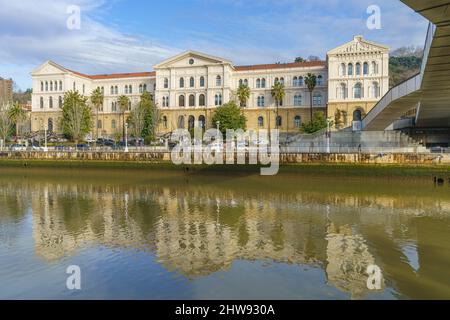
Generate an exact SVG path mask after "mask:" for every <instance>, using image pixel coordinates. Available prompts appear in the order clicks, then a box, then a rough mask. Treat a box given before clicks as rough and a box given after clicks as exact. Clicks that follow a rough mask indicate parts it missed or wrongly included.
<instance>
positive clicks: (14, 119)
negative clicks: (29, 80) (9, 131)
mask: <svg viewBox="0 0 450 320" xmlns="http://www.w3.org/2000/svg"><path fill="white" fill-rule="evenodd" d="M8 117H9V118H10V119H11V123H12V124H14V126H15V127H16V137H18V136H19V125H20V123H21V122H22V121H25V119H26V117H27V114H26V112H25V110H23V108H22V106H21V105H20V104H19V102H15V103H14V104H12V105H11V107H10V108H9V110H8Z"/></svg>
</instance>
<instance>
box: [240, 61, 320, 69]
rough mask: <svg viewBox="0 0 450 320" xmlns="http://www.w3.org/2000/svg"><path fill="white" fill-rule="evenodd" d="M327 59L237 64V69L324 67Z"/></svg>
mask: <svg viewBox="0 0 450 320" xmlns="http://www.w3.org/2000/svg"><path fill="white" fill-rule="evenodd" d="M324 66H326V62H325V61H307V62H292V63H274V64H258V65H253V66H236V67H235V70H236V71H251V70H270V69H287V68H310V67H324Z"/></svg>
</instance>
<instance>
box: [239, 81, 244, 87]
mask: <svg viewBox="0 0 450 320" xmlns="http://www.w3.org/2000/svg"><path fill="white" fill-rule="evenodd" d="M242 85H244V80H242V79H239V87H240V86H242Z"/></svg>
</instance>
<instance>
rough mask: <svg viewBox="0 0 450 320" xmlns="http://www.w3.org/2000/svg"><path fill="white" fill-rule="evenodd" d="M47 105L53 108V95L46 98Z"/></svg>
mask: <svg viewBox="0 0 450 320" xmlns="http://www.w3.org/2000/svg"><path fill="white" fill-rule="evenodd" d="M48 107H49V108H50V109H53V97H50V98H48Z"/></svg>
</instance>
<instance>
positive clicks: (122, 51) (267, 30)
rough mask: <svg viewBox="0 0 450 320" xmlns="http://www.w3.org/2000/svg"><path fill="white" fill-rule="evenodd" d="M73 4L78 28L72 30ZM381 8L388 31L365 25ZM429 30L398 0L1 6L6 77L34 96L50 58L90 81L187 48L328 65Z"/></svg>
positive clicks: (1, 72)
mask: <svg viewBox="0 0 450 320" xmlns="http://www.w3.org/2000/svg"><path fill="white" fill-rule="evenodd" d="M72 4H75V5H78V6H80V8H81V29H80V30H69V29H68V28H67V27H66V20H67V18H68V17H69V14H67V12H66V11H67V7H68V6H69V5H72ZM373 4H374V5H378V6H379V7H380V8H381V21H382V29H381V30H369V29H368V28H367V27H366V20H367V18H368V16H369V15H368V14H367V12H366V11H367V8H368V6H369V5H373ZM426 29H427V22H426V21H425V20H424V19H423V18H422V17H420V16H419V15H417V14H416V13H414V12H413V11H412V10H411V9H409V8H408V7H407V6H405V5H404V4H403V3H401V2H400V1H399V0H258V1H252V0H185V1H182V0H166V1H143V0H128V1H125V0H111V1H105V0H40V1H35V0H21V1H11V0H0V43H1V46H0V76H2V77H5V78H10V77H11V78H13V79H14V80H15V81H16V83H17V85H18V86H19V87H20V88H21V89H26V88H28V87H30V86H31V77H30V75H29V73H30V72H31V71H32V70H33V69H34V68H36V67H37V66H38V65H39V64H41V63H43V62H45V61H46V60H49V59H50V60H53V61H55V62H57V63H59V64H61V65H63V66H65V67H67V68H70V69H75V70H78V71H80V72H85V73H89V74H94V73H111V72H133V71H147V70H152V66H153V65H154V64H156V63H158V62H160V61H161V60H164V59H166V58H168V57H170V56H172V55H175V54H178V53H180V52H182V51H185V50H189V49H192V50H196V51H202V52H205V53H209V54H212V55H216V56H220V57H223V58H226V59H229V60H232V61H233V62H235V64H236V65H240V64H257V63H273V62H278V61H280V62H289V61H292V60H293V59H294V58H295V57H296V56H303V57H308V56H309V55H316V56H319V57H321V58H322V59H325V56H326V52H327V51H328V50H330V49H332V48H334V47H336V46H338V45H341V44H343V43H345V42H348V41H350V40H351V39H352V37H353V36H354V35H357V34H361V35H363V36H364V37H365V38H367V39H369V40H372V41H375V42H379V43H382V44H386V45H389V46H390V47H391V48H392V49H396V48H398V47H401V46H410V45H414V46H422V45H423V43H424V40H425V35H426Z"/></svg>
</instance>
